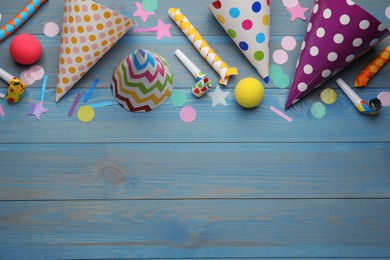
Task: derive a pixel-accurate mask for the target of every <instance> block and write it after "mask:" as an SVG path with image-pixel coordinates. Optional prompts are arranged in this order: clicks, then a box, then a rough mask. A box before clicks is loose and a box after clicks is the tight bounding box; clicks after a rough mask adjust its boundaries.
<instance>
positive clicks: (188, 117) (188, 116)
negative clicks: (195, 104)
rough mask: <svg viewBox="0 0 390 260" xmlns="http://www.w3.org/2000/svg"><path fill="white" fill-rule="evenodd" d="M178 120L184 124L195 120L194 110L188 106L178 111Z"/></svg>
mask: <svg viewBox="0 0 390 260" xmlns="http://www.w3.org/2000/svg"><path fill="white" fill-rule="evenodd" d="M180 119H181V120H182V121H183V122H185V123H191V122H193V121H194V120H195V119H196V110H195V109H194V108H192V107H190V106H185V107H183V108H182V109H181V110H180Z"/></svg>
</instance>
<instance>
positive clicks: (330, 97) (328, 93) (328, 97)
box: [320, 88, 337, 105]
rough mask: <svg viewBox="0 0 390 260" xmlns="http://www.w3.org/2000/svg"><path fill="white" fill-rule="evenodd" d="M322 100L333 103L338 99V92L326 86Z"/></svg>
mask: <svg viewBox="0 0 390 260" xmlns="http://www.w3.org/2000/svg"><path fill="white" fill-rule="evenodd" d="M320 97H321V100H322V102H324V103H325V104H327V105H330V104H333V103H334V102H336V100H337V93H336V91H334V90H333V89H331V88H326V89H324V90H323V91H322V92H321V95H320Z"/></svg>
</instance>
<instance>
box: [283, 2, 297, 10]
mask: <svg viewBox="0 0 390 260" xmlns="http://www.w3.org/2000/svg"><path fill="white" fill-rule="evenodd" d="M283 5H284V6H285V7H287V8H293V7H295V6H297V5H298V0H283Z"/></svg>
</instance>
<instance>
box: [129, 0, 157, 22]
mask: <svg viewBox="0 0 390 260" xmlns="http://www.w3.org/2000/svg"><path fill="white" fill-rule="evenodd" d="M135 5H136V6H137V11H135V12H134V13H133V16H140V17H141V19H142V21H143V22H146V20H148V17H149V16H150V15H154V14H155V12H147V11H145V10H144V8H143V7H142V4H141V3H139V2H135Z"/></svg>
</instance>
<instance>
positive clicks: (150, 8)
mask: <svg viewBox="0 0 390 260" xmlns="http://www.w3.org/2000/svg"><path fill="white" fill-rule="evenodd" d="M157 7H158V2H157V0H143V1H142V8H143V9H144V10H145V11H146V12H154V11H156V9H157Z"/></svg>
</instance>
